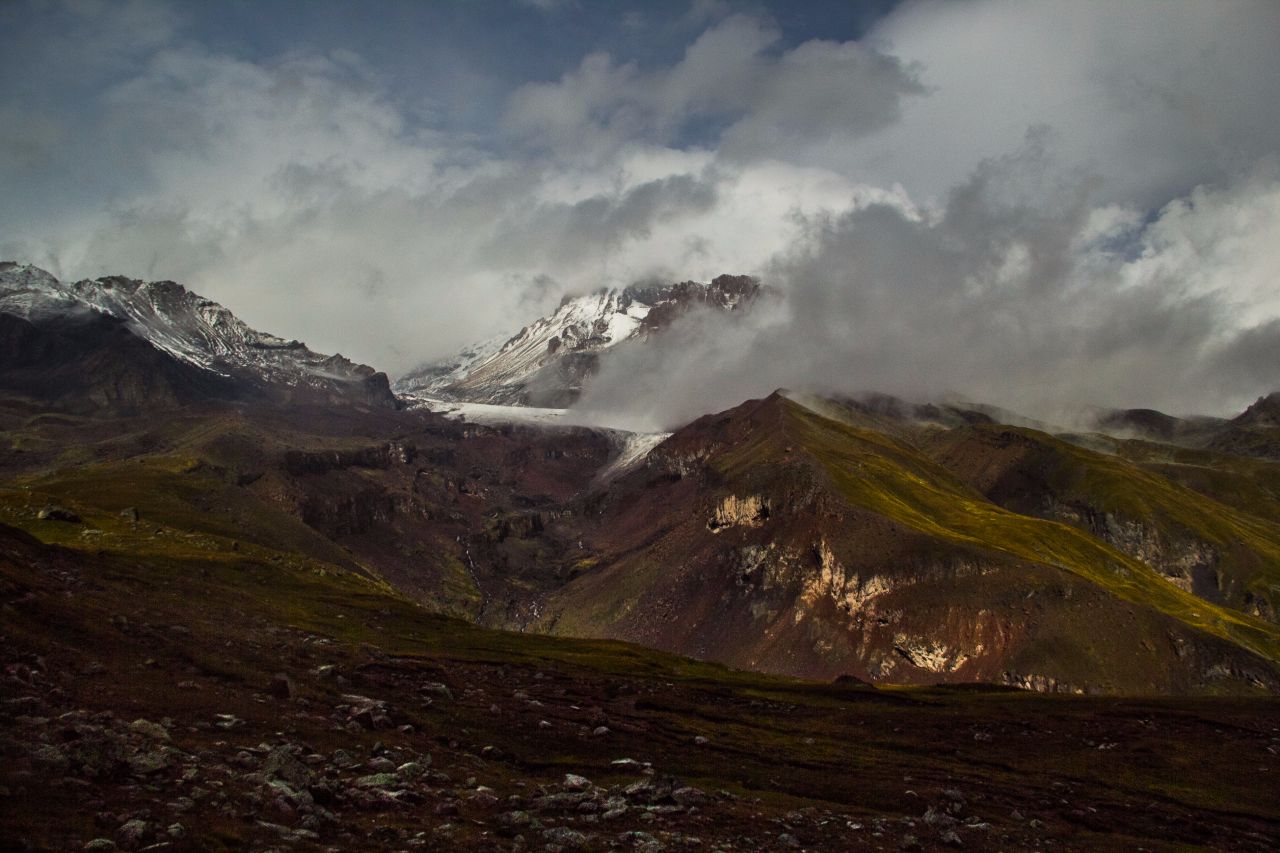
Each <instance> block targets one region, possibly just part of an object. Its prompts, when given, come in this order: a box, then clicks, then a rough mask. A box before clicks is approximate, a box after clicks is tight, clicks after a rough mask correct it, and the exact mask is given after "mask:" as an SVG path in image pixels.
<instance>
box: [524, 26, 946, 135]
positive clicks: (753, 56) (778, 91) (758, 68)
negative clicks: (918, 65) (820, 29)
mask: <svg viewBox="0 0 1280 853" xmlns="http://www.w3.org/2000/svg"><path fill="white" fill-rule="evenodd" d="M695 11H697V10H696V9H695ZM780 37H781V34H780V32H779V30H777V29H776V28H775V27H774V26H773V25H771V24H770V23H769V22H768V21H767V20H764V19H761V18H757V17H752V16H747V15H731V16H729V17H727V18H724V19H723V20H719V21H717V22H716V23H715V24H714V25H712V26H711V27H710V28H708V29H707V30H705V31H704V32H702V34H701V35H699V36H698V37H697V39H695V40H694V41H693V43H692V44H690V45H689V47H688V49H687V50H686V51H685V53H684V56H683V57H682V58H681V60H680V61H679V62H677V63H675V64H674V65H672V66H671V67H669V68H663V69H658V70H654V71H642V70H641V69H640V68H639V67H638V66H637V65H635V64H632V63H618V62H616V61H615V60H614V59H613V57H611V56H610V55H608V54H606V53H593V54H590V55H588V56H587V57H586V58H584V59H583V61H582V63H581V64H580V65H579V66H578V67H577V68H576V69H574V70H572V71H570V72H569V73H567V74H565V75H564V76H563V77H562V78H561V79H560V80H558V81H556V82H553V83H531V84H528V85H526V86H524V87H522V88H520V89H519V90H517V91H516V92H515V93H514V94H513V96H512V99H511V107H510V111H509V113H508V117H507V122H508V127H509V128H510V129H511V130H512V131H513V132H514V133H515V134H516V135H518V136H520V137H522V138H524V139H526V140H528V141H529V142H531V143H533V144H535V145H540V146H545V147H546V148H549V149H551V150H553V151H564V150H566V149H568V150H569V151H572V152H575V153H577V154H581V153H582V151H583V149H584V147H585V148H587V149H588V150H591V151H594V152H596V153H597V154H600V155H605V154H608V153H610V152H611V151H613V150H614V149H615V148H616V147H617V146H621V145H626V144H634V143H635V142H636V141H647V142H651V143H655V144H677V145H678V144H681V143H685V142H690V141H692V142H695V143H697V144H702V145H708V146H713V147H715V146H718V145H719V144H720V143H721V142H723V143H724V145H725V147H726V148H728V149H730V150H733V151H736V152H737V153H738V154H739V155H743V154H760V153H762V152H773V151H776V150H778V146H780V145H783V144H786V143H788V142H789V141H791V140H793V139H795V138H801V139H805V140H808V139H810V138H812V137H817V138H820V139H830V138H833V137H836V136H839V137H840V138H841V139H843V140H846V141H847V140H848V139H849V138H853V137H857V136H860V135H862V134H865V133H869V132H871V131H872V130H875V129H878V128H881V127H883V126H885V125H887V124H889V123H890V122H892V121H893V120H894V119H895V118H896V117H897V115H898V107H899V102H900V101H901V100H902V99H903V98H905V97H909V96H912V95H919V94H922V93H923V92H924V89H923V87H921V86H920V84H919V83H917V82H916V80H915V79H914V75H913V71H912V69H910V68H908V67H906V66H904V65H903V63H901V62H899V61H898V60H897V59H896V58H894V57H892V56H888V55H885V54H882V53H878V52H877V51H875V50H874V49H872V48H870V47H867V46H865V45H863V44H860V43H857V42H846V43H836V42H828V41H808V42H805V43H803V44H800V45H798V46H796V47H794V48H792V49H789V50H781V51H778V50H776V49H775V48H776V46H777V43H778V41H779V39H780Z"/></svg>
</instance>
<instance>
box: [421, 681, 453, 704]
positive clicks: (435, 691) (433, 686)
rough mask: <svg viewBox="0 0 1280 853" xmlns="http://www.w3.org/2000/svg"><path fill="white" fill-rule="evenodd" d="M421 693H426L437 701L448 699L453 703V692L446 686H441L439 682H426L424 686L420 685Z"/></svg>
mask: <svg viewBox="0 0 1280 853" xmlns="http://www.w3.org/2000/svg"><path fill="white" fill-rule="evenodd" d="M422 692H423V693H426V694H427V695H428V696H434V697H436V698H437V699H448V700H449V701H450V702H452V701H453V691H452V690H450V689H449V686H448V685H446V684H442V683H440V682H439V681H428V682H427V683H426V684H424V685H422Z"/></svg>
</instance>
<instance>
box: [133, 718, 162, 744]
mask: <svg viewBox="0 0 1280 853" xmlns="http://www.w3.org/2000/svg"><path fill="white" fill-rule="evenodd" d="M129 730H130V731H133V732H137V733H138V734H140V735H143V736H144V737H149V738H151V739H152V740H162V741H167V740H169V732H168V730H167V729H165V727H164V726H162V725H160V724H159V723H153V722H151V721H150V720H143V719H137V720H134V721H133V722H132V723H130V724H129Z"/></svg>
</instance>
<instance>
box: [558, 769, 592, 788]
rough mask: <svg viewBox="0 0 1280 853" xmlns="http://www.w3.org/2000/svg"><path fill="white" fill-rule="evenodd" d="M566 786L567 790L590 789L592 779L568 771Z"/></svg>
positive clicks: (565, 776)
mask: <svg viewBox="0 0 1280 853" xmlns="http://www.w3.org/2000/svg"><path fill="white" fill-rule="evenodd" d="M564 787H565V790H566V791H589V790H591V780H590V779H588V778H587V777H585V776H579V775H577V774H575V773H566V774H564Z"/></svg>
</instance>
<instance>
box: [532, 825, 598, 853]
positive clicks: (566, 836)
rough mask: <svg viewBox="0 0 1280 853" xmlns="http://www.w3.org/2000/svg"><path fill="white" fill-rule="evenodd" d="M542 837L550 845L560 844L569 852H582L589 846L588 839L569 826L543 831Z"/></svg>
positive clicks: (554, 827)
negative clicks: (581, 850)
mask: <svg viewBox="0 0 1280 853" xmlns="http://www.w3.org/2000/svg"><path fill="white" fill-rule="evenodd" d="M542 837H543V838H545V839H546V840H547V842H548V843H549V844H558V845H560V846H561V847H562V848H565V849H568V850H580V849H582V848H583V847H585V846H587V837H586V836H585V835H583V834H582V833H581V832H578V831H577V830H576V829H570V828H569V827H567V826H553V827H551V828H550V829H544V830H543V831H542Z"/></svg>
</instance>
